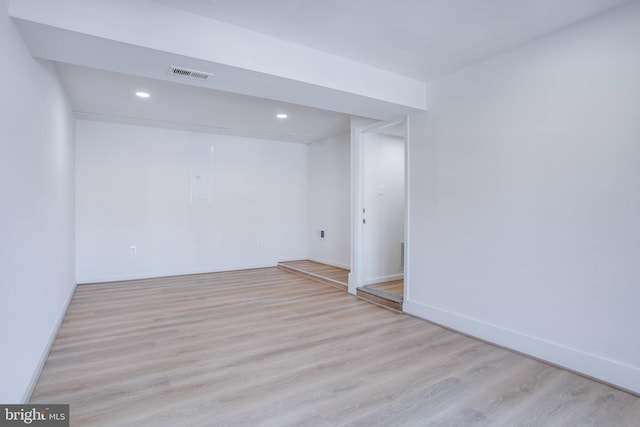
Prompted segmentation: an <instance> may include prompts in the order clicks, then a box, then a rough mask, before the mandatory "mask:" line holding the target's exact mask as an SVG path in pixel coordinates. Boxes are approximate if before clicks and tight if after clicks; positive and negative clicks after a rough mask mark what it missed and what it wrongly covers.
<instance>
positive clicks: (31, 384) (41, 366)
mask: <svg viewBox="0 0 640 427" xmlns="http://www.w3.org/2000/svg"><path fill="white" fill-rule="evenodd" d="M76 286H78V284H77V283H75V284H74V285H73V286H72V287H71V291H70V292H69V295H67V300H66V301H65V304H64V307H63V308H62V310H61V311H60V314H59V315H58V320H57V321H56V324H55V326H54V328H53V330H52V331H51V335H50V336H49V339H48V340H47V345H46V346H45V348H44V351H43V352H42V355H40V360H39V361H38V365H37V366H36V369H35V370H34V371H33V375H32V376H31V380H30V381H29V385H28V386H27V389H26V390H25V392H24V395H23V396H22V404H24V405H26V404H27V403H29V401H30V400H31V395H32V394H33V390H35V388H36V385H37V384H38V380H39V379H40V374H42V370H43V369H44V364H45V363H46V361H47V359H48V358H49V353H51V349H52V348H53V343H54V342H55V341H56V337H57V336H58V331H59V330H60V326H62V322H63V321H64V318H65V316H66V315H67V310H68V309H69V304H71V300H72V299H73V295H74V294H75V292H76Z"/></svg>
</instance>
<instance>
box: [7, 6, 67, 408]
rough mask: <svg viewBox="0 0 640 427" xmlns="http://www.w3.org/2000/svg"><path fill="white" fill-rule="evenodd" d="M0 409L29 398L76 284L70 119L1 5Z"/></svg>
mask: <svg viewBox="0 0 640 427" xmlns="http://www.w3.org/2000/svg"><path fill="white" fill-rule="evenodd" d="M0 63H2V64H3V65H4V66H3V67H0V91H1V92H0V108H1V110H0V149H1V153H0V194H1V195H2V201H1V208H0V294H1V297H0V337H2V349H1V350H0V402H3V403H22V402H24V401H25V400H26V399H28V398H29V395H30V393H31V390H32V387H33V386H34V385H35V384H34V383H35V381H36V380H37V376H38V374H39V372H40V369H41V365H42V363H43V361H44V358H45V357H46V356H47V353H48V350H49V345H50V343H51V341H52V339H53V338H54V337H55V333H56V331H57V327H58V324H59V322H60V321H61V320H62V317H63V316H64V312H65V308H66V305H67V302H68V300H69V298H70V297H71V294H72V293H73V290H74V287H75V280H74V250H73V245H74V239H73V215H74V212H73V200H74V197H73V179H74V178H73V177H74V173H73V119H72V117H71V112H70V110H69V107H68V103H67V101H66V98H65V96H64V93H63V92H62V89H61V86H60V83H59V79H58V76H57V73H56V71H55V68H54V67H53V65H52V64H50V63H48V62H39V61H36V60H34V59H33V58H32V57H31V55H30V54H29V52H28V51H27V50H26V48H25V46H24V43H23V41H22V39H21V37H20V35H19V34H18V32H17V31H16V29H15V27H14V24H13V22H11V21H10V19H9V18H8V15H7V1H6V0H0Z"/></svg>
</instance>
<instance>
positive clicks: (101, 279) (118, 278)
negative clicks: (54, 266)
mask: <svg viewBox="0 0 640 427" xmlns="http://www.w3.org/2000/svg"><path fill="white" fill-rule="evenodd" d="M275 266H276V264H275V263H273V264H272V263H269V264H255V265H237V266H231V267H224V268H218V269H215V268H213V269H200V270H172V271H161V272H147V273H138V274H119V275H104V276H101V275H97V276H88V277H83V276H79V277H78V284H80V285H85V284H90V283H108V282H122V281H124V280H141V279H155V278H159V277H171V276H188V275H191V274H206V273H223V272H225V271H236V270H252V269H254V268H268V267H275Z"/></svg>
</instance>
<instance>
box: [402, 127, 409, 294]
mask: <svg viewBox="0 0 640 427" xmlns="http://www.w3.org/2000/svg"><path fill="white" fill-rule="evenodd" d="M410 120H411V117H410V116H407V117H406V118H405V121H404V265H403V267H402V271H403V273H404V283H403V286H404V293H403V294H402V295H403V301H404V300H406V299H407V298H409V297H410V291H409V289H410V286H409V282H410V280H411V265H410V263H409V248H410V243H411V216H410V215H409V212H410V208H411V205H410V203H411V178H410V177H411V174H410V173H409V167H410V165H409V159H410V158H411V157H410V156H409V152H410V149H411V144H410V143H409V141H410V140H411V132H410V131H409V128H410V126H409V125H410Z"/></svg>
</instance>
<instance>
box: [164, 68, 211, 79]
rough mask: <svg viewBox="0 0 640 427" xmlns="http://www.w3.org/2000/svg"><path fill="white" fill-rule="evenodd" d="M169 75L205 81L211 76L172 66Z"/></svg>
mask: <svg viewBox="0 0 640 427" xmlns="http://www.w3.org/2000/svg"><path fill="white" fill-rule="evenodd" d="M169 74H171V75H172V76H180V77H186V78H188V79H194V80H207V79H208V78H209V77H210V76H213V74H211V73H205V72H204V71H196V70H190V69H188V68H184V67H175V66H173V65H172V66H171V68H169Z"/></svg>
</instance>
